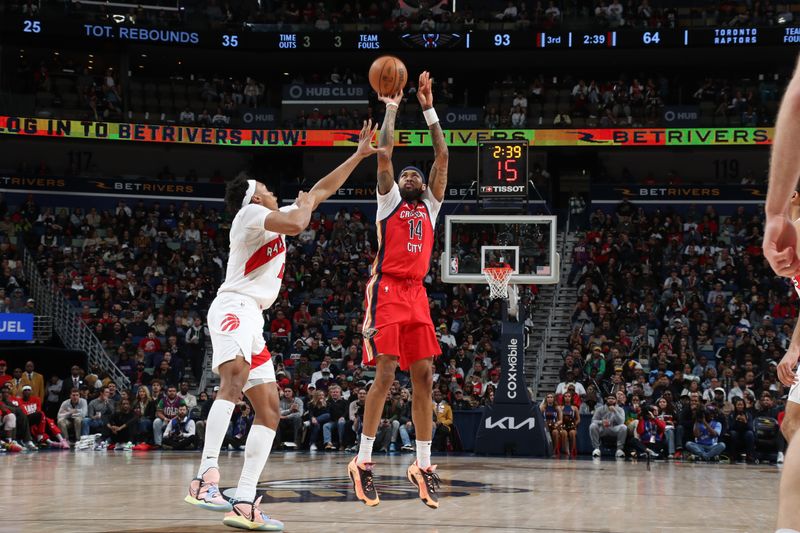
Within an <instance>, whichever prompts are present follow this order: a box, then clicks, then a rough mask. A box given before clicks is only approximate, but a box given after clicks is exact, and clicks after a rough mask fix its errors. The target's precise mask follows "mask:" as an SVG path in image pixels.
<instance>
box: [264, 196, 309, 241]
mask: <svg viewBox="0 0 800 533" xmlns="http://www.w3.org/2000/svg"><path fill="white" fill-rule="evenodd" d="M294 204H295V205H296V206H297V209H292V210H291V211H273V212H271V213H270V214H269V215H268V216H267V218H265V219H264V229H265V230H267V231H272V232H274V233H281V234H283V235H292V236H294V235H298V234H299V233H300V232H301V231H303V230H304V229H306V226H308V223H309V222H311V212H312V211H314V200H313V199H312V197H311V194H310V193H307V192H303V191H300V192H299V193H297V200H295V202H294Z"/></svg>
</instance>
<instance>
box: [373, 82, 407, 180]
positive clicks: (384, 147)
mask: <svg viewBox="0 0 800 533" xmlns="http://www.w3.org/2000/svg"><path fill="white" fill-rule="evenodd" d="M378 100H380V101H381V102H384V103H385V104H386V115H385V116H384V117H383V126H382V127H381V132H380V134H379V135H378V149H380V150H381V151H380V152H378V193H379V194H386V193H388V192H389V191H390V190H392V185H394V167H393V166H392V150H393V149H394V120H395V118H396V117H397V107H398V106H399V105H400V102H401V101H402V100H403V92H402V91H401V92H400V93H399V94H396V95H394V96H381V97H379V98H378Z"/></svg>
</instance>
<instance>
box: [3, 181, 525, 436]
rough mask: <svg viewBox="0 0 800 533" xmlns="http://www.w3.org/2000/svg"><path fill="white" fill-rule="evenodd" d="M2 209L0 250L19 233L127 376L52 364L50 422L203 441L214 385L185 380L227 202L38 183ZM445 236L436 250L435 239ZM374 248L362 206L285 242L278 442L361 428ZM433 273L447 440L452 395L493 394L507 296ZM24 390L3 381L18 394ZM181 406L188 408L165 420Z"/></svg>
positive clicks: (406, 405)
mask: <svg viewBox="0 0 800 533" xmlns="http://www.w3.org/2000/svg"><path fill="white" fill-rule="evenodd" d="M3 221H4V223H5V224H7V226H8V228H9V232H8V234H7V235H8V237H5V236H4V237H2V238H0V241H3V242H2V243H0V250H5V251H6V254H8V255H9V256H10V255H11V254H16V253H17V252H16V250H15V249H16V248H17V246H16V245H19V246H22V245H23V244H24V245H25V246H27V247H28V249H29V250H31V251H32V252H33V253H34V255H35V257H36V258H37V259H36V260H37V264H38V266H39V269H40V271H41V273H42V274H43V275H44V277H45V278H46V279H47V280H49V281H50V282H52V284H53V290H54V291H56V292H58V293H59V294H60V295H61V296H63V297H64V298H66V299H67V300H68V301H69V302H71V304H72V305H73V306H74V307H75V308H76V309H77V310H78V312H79V314H80V316H81V318H82V320H83V321H84V322H85V323H86V325H87V326H89V327H90V328H91V329H92V330H93V331H94V333H95V335H96V336H97V338H98V339H99V340H100V342H101V343H102V345H103V346H104V348H105V350H106V352H107V353H108V354H109V356H110V357H111V358H112V360H113V361H114V363H115V364H116V366H117V367H118V368H119V369H120V371H121V372H122V373H123V374H124V375H125V377H126V378H127V379H128V380H129V381H130V386H129V387H126V388H125V390H121V389H122V387H121V386H120V385H121V384H117V383H114V382H113V380H112V378H111V376H110V375H109V374H108V373H107V372H106V371H104V369H102V368H100V367H92V368H81V367H79V366H76V367H74V368H73V370H72V375H71V376H48V379H49V380H50V381H49V383H50V384H51V385H52V386H53V387H54V390H53V391H50V390H49V389H48V391H47V392H46V393H45V394H44V396H40V397H39V398H40V399H41V402H42V404H43V405H44V410H45V411H46V412H48V413H49V415H48V416H49V417H50V418H51V419H52V420H54V421H55V423H54V424H53V425H54V427H55V428H56V429H61V430H62V431H61V433H65V434H66V435H65V437H67V436H73V435H74V436H77V435H84V436H85V435H90V436H91V435H94V434H96V433H99V434H100V435H101V436H102V438H103V439H104V442H105V444H106V445H109V444H115V445H120V446H122V447H134V446H137V445H138V446H139V448H137V449H149V448H153V447H159V446H170V447H193V446H196V445H197V444H198V442H201V441H202V438H203V431H204V427H203V420H204V417H205V416H206V415H207V412H208V408H210V403H209V400H208V397H209V394H210V397H211V398H212V399H213V392H211V391H201V392H199V395H198V397H197V399H196V400H194V397H193V396H192V395H191V394H189V390H190V384H191V383H193V384H197V383H199V382H200V380H201V378H202V375H203V372H204V371H205V368H204V366H205V363H206V358H207V355H206V346H205V345H206V337H207V329H206V327H205V317H206V311H207V308H208V306H209V304H210V302H211V300H212V299H213V296H214V291H213V289H212V287H216V286H218V285H219V283H220V281H221V279H222V275H223V265H224V264H225V263H226V260H227V257H226V256H227V250H228V244H227V238H228V235H227V230H228V228H229V223H230V217H229V216H228V215H227V214H224V213H218V212H217V211H216V210H215V209H213V208H209V207H205V206H202V205H192V204H190V203H188V202H185V203H183V204H179V205H178V204H167V205H164V204H160V203H149V204H146V203H144V202H143V201H138V202H135V203H133V204H131V205H128V204H127V203H126V202H125V201H124V200H120V201H119V203H118V204H117V206H116V207H115V208H114V209H109V210H103V209H98V208H87V209H81V208H56V209H52V208H50V207H40V206H39V205H37V203H36V201H35V198H34V197H33V196H30V197H29V198H28V199H27V201H25V202H24V203H22V204H21V205H19V206H13V207H10V208H8V209H7V213H6V214H5V216H4V217H3ZM440 231H441V228H440ZM12 239H13V241H15V242H16V245H15V244H14V243H13V242H12ZM436 246H437V249H435V250H434V252H433V256H434V257H435V258H438V257H439V255H440V252H441V250H440V247H441V239H437V245H436ZM375 250H376V235H375V229H374V224H373V222H372V221H371V220H368V219H367V218H366V217H365V216H364V214H363V213H362V212H361V211H360V210H359V209H358V208H352V209H342V210H340V211H338V212H330V213H315V214H314V216H313V218H312V221H311V224H310V225H309V227H308V228H306V229H305V230H304V231H303V232H302V233H301V234H300V235H298V236H297V238H296V239H290V240H289V241H288V242H287V259H286V273H285V276H284V284H283V287H282V289H281V293H280V295H279V298H278V300H277V301H276V303H275V304H274V305H273V307H272V308H271V309H270V310H268V311H266V317H265V318H266V322H265V323H266V326H265V335H266V336H267V338H268V346H269V348H270V350H271V352H272V353H273V357H274V361H275V363H276V373H277V378H278V384H279V386H280V388H281V389H282V390H283V400H282V420H283V422H282V424H281V428H282V437H281V439H279V441H280V442H282V443H285V444H286V445H287V446H289V447H291V446H295V447H298V446H299V447H310V448H311V449H316V448H317V447H319V448H323V447H324V448H325V449H332V448H334V447H335V448H343V447H349V446H351V445H352V444H353V443H354V442H357V440H356V439H357V436H358V433H359V430H360V417H361V415H362V414H363V397H364V394H365V392H366V389H367V388H368V387H369V385H370V382H371V375H372V373H371V371H370V370H369V369H367V368H362V366H361V357H362V342H363V339H362V335H361V323H362V319H363V311H362V301H363V298H362V294H363V293H364V288H365V282H366V280H367V279H368V271H369V265H370V264H371V263H372V260H373V259H374V257H375ZM4 257H5V256H4ZM4 261H5V259H4ZM436 262H438V259H436V260H435V261H434V263H436ZM12 278H13V276H7V277H4V278H3V279H4V281H6V282H7V287H6V290H8V289H12V288H13V280H12ZM425 284H426V286H427V288H428V292H429V297H430V309H431V316H432V318H433V321H434V324H435V327H436V331H437V335H438V336H439V339H440V344H441V346H442V350H443V354H444V355H443V356H442V357H441V358H439V359H438V360H437V364H436V371H435V372H436V374H435V386H434V389H435V391H436V392H435V393H434V399H435V401H436V408H435V411H434V413H432V416H433V417H435V418H436V419H437V428H439V429H438V430H437V437H436V438H435V439H434V440H435V441H436V447H437V449H440V450H442V449H451V448H453V447H457V446H458V442H459V439H458V437H457V435H455V433H452V434H451V432H452V431H453V418H452V409H455V410H471V409H475V408H478V407H480V406H482V405H486V404H487V403H491V402H492V401H493V397H494V391H495V390H496V387H497V386H498V382H499V377H500V372H499V360H498V352H497V341H498V339H499V326H498V322H497V320H498V318H499V316H500V311H499V310H500V307H499V304H498V303H497V302H494V303H492V301H491V300H489V298H488V289H485V290H482V291H480V292H479V291H478V290H476V289H474V288H473V287H469V286H450V285H445V284H444V283H443V282H442V280H441V278H440V276H439V267H438V265H437V264H433V265H432V266H431V270H430V273H429V275H428V276H427V278H426V279H425ZM528 296H530V295H529V294H528ZM409 387H410V380H409V377H408V375H407V374H406V373H402V372H398V375H397V382H396V383H395V385H394V386H393V387H392V391H391V393H390V394H391V397H390V400H391V401H389V402H387V407H386V409H385V413H384V420H383V421H382V424H381V441H380V442H381V443H382V446H380V447H379V449H386V450H400V449H403V450H409V449H410V447H411V443H412V442H413V435H414V432H413V425H412V424H411V420H410V412H411V411H410V394H409ZM107 388H110V390H107ZM55 389H57V392H56V390H55ZM73 390H75V394H76V397H75V398H73V397H72V396H71V394H72V392H73ZM19 393H20V391H19V390H18V389H17V388H13V389H12V390H10V391H9V394H10V395H11V396H13V397H17V396H18V395H19ZM189 397H191V398H192V400H191V401H190V400H187V398H189ZM359 398H361V402H360V403H359ZM98 399H99V400H98ZM181 399H183V400H181ZM70 401H71V404H70V406H67V405H66V404H65V403H64V402H70ZM81 401H85V403H86V409H85V410H84V409H82V408H81V407H79V404H81ZM343 402H347V405H346V406H345V405H344V404H343ZM100 403H102V405H99V404H100ZM183 403H185V404H186V407H187V412H186V413H185V416H184V414H183V413H182V411H181V406H182V405H183ZM284 403H285V405H283V404H284ZM92 405H95V407H94V408H93V407H92ZM246 405H247V400H246V398H243V399H242V402H240V405H239V406H238V407H237V411H236V414H235V416H234V419H233V421H232V423H231V434H230V435H229V437H230V438H229V440H228V441H226V443H227V444H230V445H231V447H234V448H235V447H238V446H240V445H241V443H242V442H243V440H244V438H245V437H246V432H247V430H248V428H249V425H250V424H251V423H252V409H250V408H249V407H245V406H246ZM59 406H60V407H61V408H63V409H59ZM76 410H77V411H76ZM59 413H60V414H59ZM176 416H177V417H178V420H179V422H176V423H175V424H172V420H173V419H174V418H175V417H176ZM189 420H192V421H193V422H192V423H191V424H189V423H188V421H189ZM112 426H113V427H112ZM123 426H124V427H123ZM115 428H116V429H115ZM70 429H72V432H70V431H69V430H70ZM176 431H177V433H175V432H176ZM190 434H191V435H190ZM176 435H177V437H176ZM192 435H195V438H190V437H191V436H192ZM170 436H172V439H171V440H168V439H167V437H170ZM20 438H22V437H20ZM175 438H178V439H179V441H180V442H179V443H177V444H176V443H175V442H173V441H174V439H175ZM24 440H25V441H27V440H28V439H24ZM78 442H79V447H80V446H84V445H86V446H88V445H89V444H87V443H86V442H84V443H83V444H80V443H81V441H80V440H79V441H78ZM87 442H88V441H87Z"/></svg>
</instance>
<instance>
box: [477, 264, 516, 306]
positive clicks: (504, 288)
mask: <svg viewBox="0 0 800 533" xmlns="http://www.w3.org/2000/svg"><path fill="white" fill-rule="evenodd" d="M513 271H514V269H512V268H511V267H490V268H484V269H483V275H484V276H486V282H487V283H488V284H489V298H491V299H492V300H494V299H497V298H502V299H504V300H505V299H507V298H508V282H509V280H510V279H511V273H512V272H513Z"/></svg>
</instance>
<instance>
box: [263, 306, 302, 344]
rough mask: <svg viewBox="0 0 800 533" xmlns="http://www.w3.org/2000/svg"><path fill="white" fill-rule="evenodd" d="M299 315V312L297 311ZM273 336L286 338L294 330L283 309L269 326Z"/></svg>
mask: <svg viewBox="0 0 800 533" xmlns="http://www.w3.org/2000/svg"><path fill="white" fill-rule="evenodd" d="M295 316H297V313H295ZM269 329H270V331H271V332H272V336H273V337H279V338H286V337H288V336H289V333H291V331H292V323H291V322H289V320H288V319H287V318H286V315H285V314H284V313H283V311H278V313H277V315H276V317H275V318H274V319H273V320H272V322H271V323H270V327H269Z"/></svg>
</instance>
